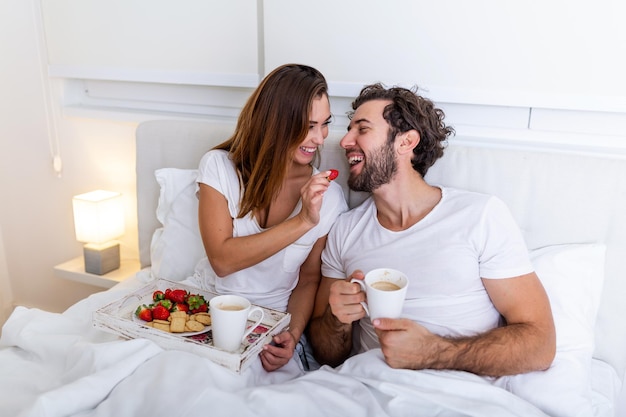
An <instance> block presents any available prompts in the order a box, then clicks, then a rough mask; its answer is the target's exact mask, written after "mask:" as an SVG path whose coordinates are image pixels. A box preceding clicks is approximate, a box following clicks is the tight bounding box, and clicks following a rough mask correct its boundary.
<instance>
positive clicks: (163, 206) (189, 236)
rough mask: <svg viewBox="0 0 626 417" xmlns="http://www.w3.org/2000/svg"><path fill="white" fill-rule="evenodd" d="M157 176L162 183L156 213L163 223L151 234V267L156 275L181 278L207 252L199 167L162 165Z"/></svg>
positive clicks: (188, 273) (192, 268) (176, 279)
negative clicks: (198, 192)
mask: <svg viewBox="0 0 626 417" xmlns="http://www.w3.org/2000/svg"><path fill="white" fill-rule="evenodd" d="M155 176H156V180H157V182H158V183H159V185H160V187H161V189H160V194H159V202H158V206H157V212H156V216H157V219H158V220H159V222H161V224H162V225H163V227H162V228H159V229H157V230H156V231H155V232H154V235H153V236H152V242H151V244H150V260H151V264H152V265H151V268H150V270H151V273H152V276H153V277H155V278H165V279H168V280H171V281H181V280H183V279H185V278H188V277H190V276H191V275H192V274H193V271H194V268H195V266H196V264H197V263H198V261H200V259H202V258H203V257H204V256H205V252H204V247H203V245H202V239H201V237H200V230H199V229H198V198H197V196H196V190H197V184H196V179H197V176H198V170H196V169H178V168H161V169H157V170H156V171H155Z"/></svg>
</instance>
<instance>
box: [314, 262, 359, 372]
mask: <svg viewBox="0 0 626 417" xmlns="http://www.w3.org/2000/svg"><path fill="white" fill-rule="evenodd" d="M353 276H354V274H353ZM359 276H360V277H361V279H362V278H363V277H362V274H360V275H359ZM350 278H352V277H350ZM364 299H365V295H364V294H363V292H362V291H361V288H360V287H359V286H358V285H357V284H354V283H350V282H349V281H344V280H341V279H334V278H327V277H322V281H321V282H320V286H319V288H318V290H317V296H316V298H315V307H314V309H313V316H312V318H311V322H310V323H309V329H308V336H309V342H310V343H311V346H312V348H313V355H314V356H315V359H316V360H317V361H318V362H319V363H320V364H322V365H330V366H338V365H340V364H342V363H343V361H344V360H346V359H347V358H348V356H349V355H350V351H351V350H352V322H354V321H356V320H359V319H360V318H362V317H363V316H364V314H365V312H364V310H363V307H361V304H359V303H360V302H361V301H364Z"/></svg>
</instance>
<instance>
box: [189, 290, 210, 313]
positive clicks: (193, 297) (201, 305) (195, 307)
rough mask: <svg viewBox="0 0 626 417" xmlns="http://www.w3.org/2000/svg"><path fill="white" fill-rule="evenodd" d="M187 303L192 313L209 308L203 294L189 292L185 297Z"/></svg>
mask: <svg viewBox="0 0 626 417" xmlns="http://www.w3.org/2000/svg"><path fill="white" fill-rule="evenodd" d="M187 305H188V306H189V311H190V312H191V313H193V314H195V313H200V312H205V311H208V310H209V306H208V305H207V303H206V300H205V299H204V296H202V295H200V294H190V295H189V297H187Z"/></svg>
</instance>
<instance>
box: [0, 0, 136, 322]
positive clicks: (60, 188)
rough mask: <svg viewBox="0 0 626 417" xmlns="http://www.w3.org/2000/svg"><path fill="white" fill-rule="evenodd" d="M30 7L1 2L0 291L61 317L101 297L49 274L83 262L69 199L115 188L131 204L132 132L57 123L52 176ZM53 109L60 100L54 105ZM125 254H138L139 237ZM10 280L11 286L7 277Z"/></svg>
mask: <svg viewBox="0 0 626 417" xmlns="http://www.w3.org/2000/svg"><path fill="white" fill-rule="evenodd" d="M37 36H38V31H37V30H36V26H35V19H34V15H33V2H31V1H23V0H5V1H2V2H0V57H1V59H2V65H0V91H1V92H2V94H0V230H2V236H0V238H1V239H2V244H0V250H2V255H0V261H2V262H0V291H1V292H2V300H3V301H2V304H3V305H2V307H3V309H4V308H5V307H6V308H10V306H4V302H5V300H7V298H8V299H9V300H11V301H9V303H11V302H12V304H19V305H26V306H36V307H39V308H42V309H46V310H51V311H61V310H63V309H65V308H67V307H68V306H69V305H71V304H72V303H74V302H75V301H77V300H79V299H81V298H83V297H85V296H87V295H88V294H91V293H93V292H94V291H97V290H99V289H97V288H94V287H91V286H87V285H82V284H77V283H72V282H69V281H64V280H59V279H57V278H55V277H54V275H53V270H52V268H53V266H54V265H56V264H58V263H61V262H63V261H66V260H68V259H71V258H73V257H75V256H78V255H80V253H81V249H80V244H79V243H77V242H76V241H75V239H74V236H73V223H72V214H71V197H72V195H74V194H77V193H80V192H84V191H89V190H91V189H93V188H96V187H104V188H114V189H117V190H119V191H122V192H124V193H126V194H127V195H128V196H129V197H128V198H129V205H128V216H129V217H130V219H129V221H130V226H131V227H132V225H133V224H135V223H136V220H135V219H134V216H135V215H134V212H133V201H134V184H133V182H134V165H133V158H134V144H133V133H134V125H132V124H121V123H112V122H106V121H98V120H87V119H85V120H78V119H77V120H70V119H67V118H65V117H63V115H59V117H58V122H59V137H60V145H61V152H62V156H63V162H64V170H63V174H62V176H61V177H58V176H57V175H56V174H55V173H54V171H53V169H52V157H51V152H50V144H49V137H48V133H49V132H48V128H47V122H46V120H47V118H46V113H45V106H44V95H43V88H42V82H41V77H40V71H39V70H40V55H39V52H38V49H37ZM56 100H57V101H58V97H56ZM126 239H127V240H126V241H124V247H123V250H125V249H126V251H128V250H129V249H130V251H131V252H132V251H135V252H136V249H135V246H136V237H135V238H133V237H132V236H130V237H127V238H126ZM7 275H8V280H9V283H8V284H7V282H6V281H7V280H6V277H7Z"/></svg>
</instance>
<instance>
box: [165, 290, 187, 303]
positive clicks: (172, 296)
mask: <svg viewBox="0 0 626 417" xmlns="http://www.w3.org/2000/svg"><path fill="white" fill-rule="evenodd" d="M187 295H188V293H187V291H185V290H170V291H169V292H168V291H167V290H166V292H165V298H166V299H168V300H170V301H171V302H173V303H174V304H176V303H184V302H185V301H186V300H187Z"/></svg>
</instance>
